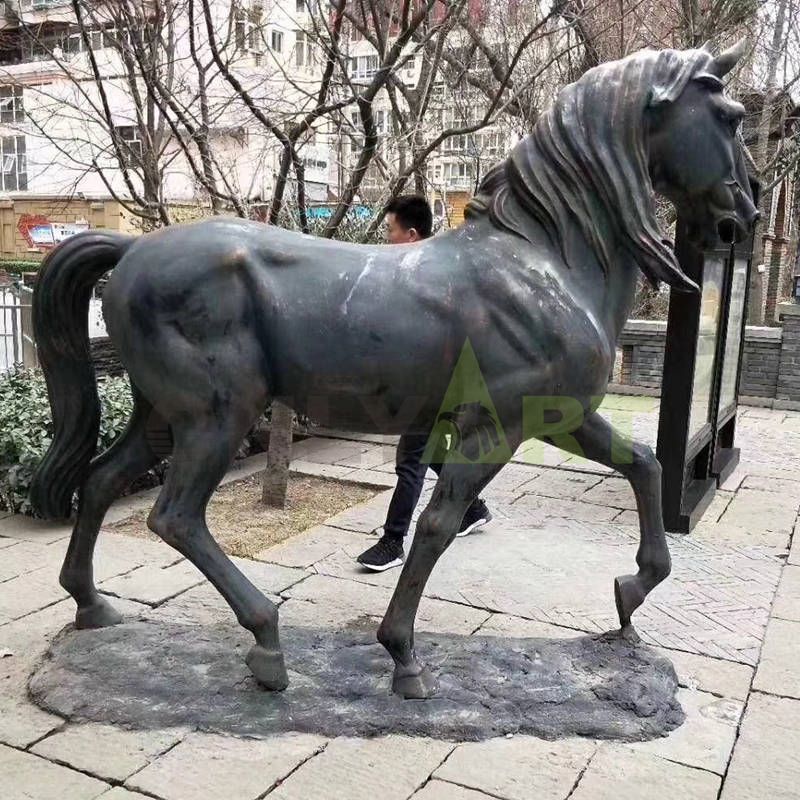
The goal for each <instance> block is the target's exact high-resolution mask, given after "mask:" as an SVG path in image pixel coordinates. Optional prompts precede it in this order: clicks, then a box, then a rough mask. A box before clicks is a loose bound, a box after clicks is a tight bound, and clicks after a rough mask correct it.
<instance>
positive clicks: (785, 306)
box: [775, 303, 800, 401]
mask: <svg viewBox="0 0 800 800" xmlns="http://www.w3.org/2000/svg"><path fill="white" fill-rule="evenodd" d="M778 318H779V319H780V320H781V321H782V322H783V347H782V348H781V357H780V365H779V368H778V382H777V387H776V392H775V396H776V398H777V399H778V400H794V401H797V400H800V305H796V304H794V303H781V304H780V305H779V306H778Z"/></svg>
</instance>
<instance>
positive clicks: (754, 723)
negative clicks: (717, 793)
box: [720, 692, 800, 800]
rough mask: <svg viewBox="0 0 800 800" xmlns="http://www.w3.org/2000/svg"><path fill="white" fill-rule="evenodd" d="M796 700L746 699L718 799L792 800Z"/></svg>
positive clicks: (799, 743) (798, 766)
mask: <svg viewBox="0 0 800 800" xmlns="http://www.w3.org/2000/svg"><path fill="white" fill-rule="evenodd" d="M798 753H800V701H798V700H789V699H787V698H782V697H769V696H767V695H763V694H759V693H758V692H754V693H753V694H752V695H751V696H750V700H749V701H748V704H747V710H746V711H745V715H744V719H743V720H742V725H741V728H740V731H739V738H738V739H737V741H736V747H735V748H734V750H733V758H732V759H731V763H730V767H729V769H728V775H727V777H726V779H725V784H724V786H723V787H722V795H721V798H720V800H767V799H768V800H796V799H797V796H798V786H800V759H798V757H797V754H798Z"/></svg>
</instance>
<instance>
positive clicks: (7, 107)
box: [0, 86, 25, 125]
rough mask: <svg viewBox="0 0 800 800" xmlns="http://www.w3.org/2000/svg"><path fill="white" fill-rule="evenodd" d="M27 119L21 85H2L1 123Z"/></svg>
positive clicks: (0, 98) (0, 96)
mask: <svg viewBox="0 0 800 800" xmlns="http://www.w3.org/2000/svg"><path fill="white" fill-rule="evenodd" d="M24 121H25V109H24V108H23V107H22V87H21V86H0V123H2V124H3V125H8V124H10V123H13V122H24Z"/></svg>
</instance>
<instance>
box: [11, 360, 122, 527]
mask: <svg viewBox="0 0 800 800" xmlns="http://www.w3.org/2000/svg"><path fill="white" fill-rule="evenodd" d="M98 390H99V394H100V408H101V418H100V436H99V440H98V450H101V449H105V448H106V447H108V446H109V445H110V444H111V442H113V441H114V439H115V438H116V437H117V435H118V434H119V433H120V432H121V431H122V429H123V428H124V427H125V424H126V423H127V421H128V417H129V416H130V413H131V410H132V408H133V400H132V398H131V393H130V388H129V386H128V382H127V380H126V379H125V378H101V379H100V380H99V381H98ZM52 434H53V422H52V418H51V416H50V404H49V402H48V400H47V387H46V386H45V382H44V376H43V375H42V373H41V372H40V371H39V370H23V369H16V370H12V371H11V372H9V373H7V374H5V375H2V376H0V508H4V509H6V510H7V511H13V512H15V513H22V514H29V513H30V512H31V508H30V503H29V502H28V488H29V486H30V482H31V476H32V475H33V471H34V469H35V468H36V465H37V464H38V463H39V461H41V459H42V457H43V456H44V454H45V451H46V450H47V448H48V446H49V445H50V440H51V437H52Z"/></svg>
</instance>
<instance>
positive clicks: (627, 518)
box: [614, 510, 639, 528]
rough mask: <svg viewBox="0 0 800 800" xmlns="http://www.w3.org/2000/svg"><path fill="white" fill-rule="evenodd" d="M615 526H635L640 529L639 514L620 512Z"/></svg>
mask: <svg viewBox="0 0 800 800" xmlns="http://www.w3.org/2000/svg"><path fill="white" fill-rule="evenodd" d="M614 524H615V525H635V526H636V527H637V528H638V527H639V514H638V512H636V511H629V510H627V511H620V512H619V514H617V516H616V517H614Z"/></svg>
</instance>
